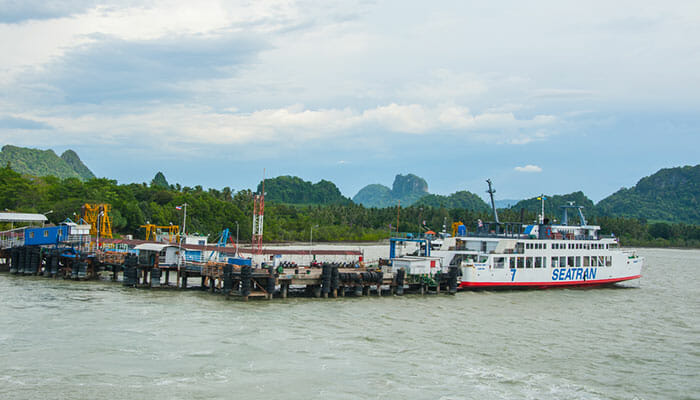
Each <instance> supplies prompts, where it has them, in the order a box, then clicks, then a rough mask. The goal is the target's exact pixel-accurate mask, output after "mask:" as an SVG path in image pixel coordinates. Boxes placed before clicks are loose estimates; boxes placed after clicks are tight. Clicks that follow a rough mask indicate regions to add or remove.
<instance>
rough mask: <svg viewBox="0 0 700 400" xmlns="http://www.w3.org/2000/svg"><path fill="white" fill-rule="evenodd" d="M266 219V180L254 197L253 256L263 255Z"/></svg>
mask: <svg viewBox="0 0 700 400" xmlns="http://www.w3.org/2000/svg"><path fill="white" fill-rule="evenodd" d="M264 217H265V178H263V181H262V190H261V191H260V193H256V194H254V195H253V243H252V244H253V249H252V252H253V254H262V240H263V220H264Z"/></svg>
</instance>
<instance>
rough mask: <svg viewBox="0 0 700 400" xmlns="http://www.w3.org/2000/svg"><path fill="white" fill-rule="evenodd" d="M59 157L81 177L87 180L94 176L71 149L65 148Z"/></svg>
mask: <svg viewBox="0 0 700 400" xmlns="http://www.w3.org/2000/svg"><path fill="white" fill-rule="evenodd" d="M61 159H62V160H63V161H65V162H66V163H67V164H68V165H70V167H71V168H72V169H73V171H75V172H76V173H78V175H79V176H80V178H81V179H83V180H89V179H92V178H94V177H95V174H93V173H92V171H90V169H89V168H88V167H87V166H85V164H83V162H82V161H80V157H78V154H77V153H76V152H74V151H73V150H66V151H64V152H63V154H61Z"/></svg>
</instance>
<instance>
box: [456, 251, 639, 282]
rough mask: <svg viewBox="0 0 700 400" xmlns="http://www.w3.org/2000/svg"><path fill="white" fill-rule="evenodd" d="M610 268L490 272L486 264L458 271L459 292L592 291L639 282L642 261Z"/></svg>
mask: <svg viewBox="0 0 700 400" xmlns="http://www.w3.org/2000/svg"><path fill="white" fill-rule="evenodd" d="M618 262H619V263H618V264H617V265H615V266H614V267H605V266H603V267H563V268H542V269H535V268H512V269H511V268H492V267H491V266H490V265H488V264H481V265H478V264H477V265H474V266H468V267H462V281H461V283H460V285H459V288H460V289H517V288H520V289H546V288H554V287H593V286H603V285H611V284H615V283H618V282H623V281H628V280H633V279H639V278H641V276H642V275H641V269H642V265H643V264H644V259H643V258H641V257H637V258H630V259H624V260H619V261H618Z"/></svg>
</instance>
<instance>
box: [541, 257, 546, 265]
mask: <svg viewBox="0 0 700 400" xmlns="http://www.w3.org/2000/svg"><path fill="white" fill-rule="evenodd" d="M542 268H547V257H542Z"/></svg>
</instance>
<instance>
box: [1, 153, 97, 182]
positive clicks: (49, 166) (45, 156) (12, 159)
mask: <svg viewBox="0 0 700 400" xmlns="http://www.w3.org/2000/svg"><path fill="white" fill-rule="evenodd" d="M8 162H9V163H10V166H11V167H12V169H13V170H15V171H17V172H19V173H21V174H27V175H33V176H46V175H53V176H56V177H59V178H79V179H82V180H88V179H92V178H94V177H95V175H94V174H93V173H92V172H91V171H90V170H89V169H88V167H86V166H85V164H83V162H82V161H80V157H78V154H76V153H75V152H74V151H73V150H66V151H65V152H64V153H63V154H62V155H61V157H59V156H57V155H56V153H55V152H54V151H53V150H51V149H48V150H40V149H31V148H27V147H19V146H13V145H9V144H8V145H5V146H3V147H2V151H0V164H1V165H7V163H8Z"/></svg>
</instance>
